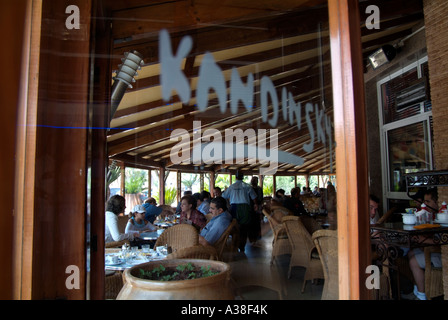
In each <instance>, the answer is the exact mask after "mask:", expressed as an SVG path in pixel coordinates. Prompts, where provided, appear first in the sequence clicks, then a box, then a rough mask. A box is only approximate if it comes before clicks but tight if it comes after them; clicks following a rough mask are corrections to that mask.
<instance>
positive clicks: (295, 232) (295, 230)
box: [282, 216, 324, 293]
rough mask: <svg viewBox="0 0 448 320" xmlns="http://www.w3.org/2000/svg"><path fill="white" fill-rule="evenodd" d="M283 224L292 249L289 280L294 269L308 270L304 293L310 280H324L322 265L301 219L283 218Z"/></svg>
mask: <svg viewBox="0 0 448 320" xmlns="http://www.w3.org/2000/svg"><path fill="white" fill-rule="evenodd" d="M282 222H283V224H284V225H285V229H286V233H287V234H288V239H289V242H290V244H291V248H292V252H291V261H290V263H289V271H288V278H290V277H291V269H292V267H296V266H298V267H304V268H305V269H306V270H305V277H304V279H303V286H302V293H303V292H304V291H305V286H306V282H307V281H308V280H314V279H324V273H323V269H322V263H321V261H320V259H319V253H318V252H317V250H316V246H315V245H314V242H313V240H312V238H311V235H310V233H309V232H308V230H306V228H305V226H304V225H303V223H302V222H301V221H300V219H299V217H296V216H286V217H283V220H282Z"/></svg>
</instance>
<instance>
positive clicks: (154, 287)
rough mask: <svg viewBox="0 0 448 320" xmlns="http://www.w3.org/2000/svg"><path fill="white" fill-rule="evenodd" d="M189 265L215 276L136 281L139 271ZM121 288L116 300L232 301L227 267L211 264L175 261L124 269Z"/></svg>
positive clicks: (184, 260) (216, 263) (195, 261)
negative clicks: (215, 272)
mask: <svg viewBox="0 0 448 320" xmlns="http://www.w3.org/2000/svg"><path fill="white" fill-rule="evenodd" d="M186 263H191V264H192V265H193V266H199V267H201V266H205V267H208V266H210V268H211V269H212V270H216V271H219V274H216V275H213V276H209V277H206V278H198V279H190V280H180V281H155V280H146V279H141V278H138V277H137V275H139V273H140V271H139V269H144V270H152V269H154V268H156V267H158V266H159V265H161V264H162V265H163V266H164V267H165V268H167V269H168V268H173V269H174V268H175V267H176V266H178V265H181V264H186ZM123 276H124V280H125V284H124V286H123V288H122V289H121V291H120V293H119V294H118V296H117V300H187V299H188V300H229V299H234V295H233V293H232V290H231V288H230V283H229V281H230V266H229V265H228V264H227V263H224V262H221V261H215V260H199V259H178V260H162V261H151V262H147V263H143V264H140V265H137V266H134V267H132V268H129V269H127V270H126V271H125V272H124V274H123Z"/></svg>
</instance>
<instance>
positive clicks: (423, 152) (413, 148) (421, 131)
mask: <svg viewBox="0 0 448 320" xmlns="http://www.w3.org/2000/svg"><path fill="white" fill-rule="evenodd" d="M429 138H430V135H429V133H428V124H427V121H422V122H418V123H414V124H411V125H407V126H404V127H400V128H397V129H393V130H389V131H388V133H387V140H388V154H389V181H390V190H389V191H394V192H405V191H406V182H405V179H404V178H403V175H404V174H406V173H410V172H418V171H425V170H430V169H431V167H432V164H431V156H430V150H431V148H430V141H429Z"/></svg>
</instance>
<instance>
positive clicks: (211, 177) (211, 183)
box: [210, 171, 216, 197]
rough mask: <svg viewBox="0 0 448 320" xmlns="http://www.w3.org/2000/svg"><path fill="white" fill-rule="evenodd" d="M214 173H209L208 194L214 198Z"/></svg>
mask: <svg viewBox="0 0 448 320" xmlns="http://www.w3.org/2000/svg"><path fill="white" fill-rule="evenodd" d="M215 179H216V175H215V171H210V194H211V196H212V197H214V196H215Z"/></svg>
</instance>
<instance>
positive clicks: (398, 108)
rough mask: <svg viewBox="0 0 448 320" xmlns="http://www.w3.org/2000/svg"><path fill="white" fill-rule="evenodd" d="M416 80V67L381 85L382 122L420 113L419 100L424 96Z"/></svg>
mask: <svg viewBox="0 0 448 320" xmlns="http://www.w3.org/2000/svg"><path fill="white" fill-rule="evenodd" d="M417 80H418V73H417V69H412V70H410V71H408V72H405V73H403V74H402V75H401V76H398V77H395V78H394V79H392V80H390V81H388V82H386V83H384V84H383V85H381V94H382V100H383V121H384V124H387V123H391V122H394V121H397V120H401V119H405V118H408V117H411V116H413V115H416V114H419V113H420V103H419V102H421V101H424V97H422V96H421V91H419V90H418V89H419V87H418V85H419V83H417ZM414 84H415V85H414ZM414 86H417V87H416V88H414ZM425 93H426V91H425V90H423V94H425ZM414 95H415V96H414Z"/></svg>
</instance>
